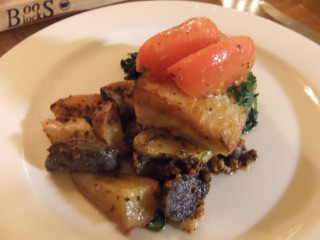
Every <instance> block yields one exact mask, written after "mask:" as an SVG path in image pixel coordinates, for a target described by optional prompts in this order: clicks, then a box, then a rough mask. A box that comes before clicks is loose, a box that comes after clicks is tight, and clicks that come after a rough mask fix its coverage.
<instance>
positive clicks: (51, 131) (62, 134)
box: [41, 118, 96, 143]
mask: <svg viewBox="0 0 320 240" xmlns="http://www.w3.org/2000/svg"><path fill="white" fill-rule="evenodd" d="M41 124H42V129H43V131H44V132H45V134H46V135H47V136H48V138H49V140H50V141H51V143H55V142H65V141H67V140H68V139H71V138H89V139H96V136H95V134H94V132H93V130H92V128H91V126H90V124H89V123H88V122H87V120H86V119H84V118H66V119H63V120H62V121H59V120H57V119H47V120H45V121H43V122H42V123H41Z"/></svg>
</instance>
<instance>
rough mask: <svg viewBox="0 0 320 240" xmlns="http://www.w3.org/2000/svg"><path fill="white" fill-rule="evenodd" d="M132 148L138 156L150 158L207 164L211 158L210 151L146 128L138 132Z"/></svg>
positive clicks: (154, 129) (163, 132) (163, 131)
mask: <svg viewBox="0 0 320 240" xmlns="http://www.w3.org/2000/svg"><path fill="white" fill-rule="evenodd" d="M133 146H134V150H135V151H136V152H137V153H138V154H140V155H142V156H145V157H150V158H162V157H170V158H173V159H184V158H189V157H192V158H198V159H200V160H201V161H202V162H208V161H209V160H210V159H211V158H212V157H213V154H212V151H210V150H206V149H202V148H200V147H198V146H196V145H194V144H191V143H190V142H188V141H186V140H184V139H182V138H179V137H176V136H174V135H172V134H170V132H169V131H167V130H165V129H159V128H148V129H146V130H143V131H142V132H140V133H139V134H138V135H137V136H136V137H135V138H134V141H133Z"/></svg>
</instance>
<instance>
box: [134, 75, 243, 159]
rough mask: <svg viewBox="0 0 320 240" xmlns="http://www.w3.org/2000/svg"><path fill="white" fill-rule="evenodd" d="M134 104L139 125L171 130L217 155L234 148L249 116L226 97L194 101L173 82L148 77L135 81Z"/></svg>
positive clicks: (220, 96) (202, 98) (223, 95)
mask: <svg viewBox="0 0 320 240" xmlns="http://www.w3.org/2000/svg"><path fill="white" fill-rule="evenodd" d="M133 101H134V107H135V113H136V117H137V121H138V123H140V124H142V125H144V126H152V127H159V128H166V129H169V130H170V131H171V132H172V133H173V134H175V135H177V136H182V137H184V138H186V139H187V140H189V141H191V142H192V143H195V144H197V145H199V146H201V147H202V148H204V149H208V150H211V151H212V152H213V153H214V154H219V153H220V154H224V155H228V154H229V153H230V152H232V151H233V150H234V149H235V147H236V146H237V144H238V142H239V139H240V136H241V134H242V129H243V127H244V125H245V122H246V119H247V115H248V113H249V109H248V108H245V107H242V106H239V105H237V104H236V103H234V101H233V100H232V99H230V98H229V97H228V96H227V95H226V94H220V95H216V96H209V97H201V98H193V97H190V96H188V95H186V94H184V93H183V92H182V91H181V90H180V89H179V88H178V87H177V86H176V85H175V84H174V83H171V82H170V83H158V82H155V81H153V80H152V79H147V78H146V77H140V78H139V80H138V81H137V82H136V84H135V87H134V90H133Z"/></svg>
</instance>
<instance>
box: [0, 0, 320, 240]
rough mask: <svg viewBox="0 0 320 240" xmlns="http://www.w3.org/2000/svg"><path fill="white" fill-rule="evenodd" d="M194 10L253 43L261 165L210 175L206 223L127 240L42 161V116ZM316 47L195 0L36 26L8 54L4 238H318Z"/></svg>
mask: <svg viewBox="0 0 320 240" xmlns="http://www.w3.org/2000/svg"><path fill="white" fill-rule="evenodd" d="M195 16H206V17H209V18H211V19H212V20H213V21H214V22H215V23H216V24H217V26H218V27H219V28H220V29H221V30H222V31H223V32H225V33H226V34H229V35H249V36H251V37H252V38H253V39H254V41H255V43H256V47H257V60H256V63H255V66H254V68H253V72H254V74H255V75H256V76H257V77H258V91H259V92H260V95H259V111H260V115H259V126H258V127H257V129H256V130H255V131H253V132H252V133H250V134H249V135H248V136H246V141H247V145H248V146H249V147H252V148H255V149H257V150H258V153H259V157H260V160H259V161H258V162H257V163H254V164H252V167H251V169H250V171H249V172H239V173H237V174H235V175H233V176H223V175H220V176H214V177H213V182H212V189H211V191H210V194H209V195H208V197H207V201H206V202H207V205H206V217H205V219H204V220H203V222H202V225H201V228H200V230H199V231H198V232H197V233H195V234H193V235H188V234H185V233H182V232H181V231H179V230H177V229H174V228H173V227H170V226H168V227H167V229H166V230H165V231H163V232H161V233H158V234H154V233H150V232H148V231H147V230H144V229H139V230H135V231H133V232H132V233H131V235H130V236H128V237H126V236H123V235H122V234H121V233H120V232H119V231H118V229H117V227H116V226H115V225H114V224H113V223H110V222H109V221H108V220H107V219H106V218H105V217H104V216H103V215H102V214H101V213H100V212H99V211H97V210H96V209H95V208H94V207H93V206H92V205H90V204H89V203H88V202H87V201H86V200H85V199H84V198H83V197H82V196H81V195H80V194H79V193H78V191H77V190H76V189H75V187H74V186H73V185H72V183H71V181H70V179H69V178H68V176H67V175H66V174H49V173H48V172H47V171H46V170H45V168H44V160H45V157H46V154H47V152H46V148H47V147H48V146H49V142H48V140H47V139H46V137H45V136H44V134H43V133H42V130H41V127H40V121H41V120H43V119H46V118H50V117H52V114H51V113H50V110H49V105H50V104H51V103H52V102H54V101H55V100H56V99H58V98H60V97H65V96H68V95H69V94H79V93H93V92H98V91H99V89H100V87H102V86H104V85H106V84H107V83H108V82H111V81H115V80H121V79H122V77H123V73H122V70H121V69H120V66H119V61H120V59H122V58H124V57H126V54H127V53H129V52H133V51H136V50H138V46H139V45H141V44H142V43H143V42H144V41H145V40H146V39H147V38H148V37H149V36H151V35H153V34H155V33H157V32H159V31H160V30H164V29H166V28H169V27H171V26H173V25H176V24H178V23H181V22H183V21H185V20H186V19H188V18H191V17H195ZM319 62H320V47H319V46H318V45H316V44H314V43H313V42H311V41H309V40H308V39H305V38H304V37H302V36H300V35H297V34H296V33H294V32H291V31H290V30H288V29H285V28H283V27H281V26H279V25H277V24H274V23H272V22H270V21H267V20H264V19H262V18H259V17H255V16H252V15H249V14H242V13H238V12H235V11H232V10H229V9H224V8H222V7H219V6H215V5H211V4H205V3H194V2H173V1H170V2H165V1H161V2H135V3H128V4H120V5H114V6H110V7H106V8H101V9H97V10H94V11H89V12H86V13H83V14H80V15H77V16H75V17H72V18H69V19H66V20H64V21H62V22H59V23H57V24H54V25H53V26H51V27H49V28H47V29H44V30H43V31H40V32H39V33H37V34H35V35H33V36H32V37H30V38H28V39H27V40H25V41H23V42H22V43H21V44H19V45H18V46H16V47H15V48H14V49H12V50H11V51H9V52H8V53H7V54H6V55H4V56H3V57H2V58H1V59H0V106H1V123H2V127H1V137H0V141H1V142H0V143H1V168H0V189H1V204H0V213H1V217H0V236H1V239H11V240H12V239H92V240H93V239H110V238H112V239H166V240H169V239H170V240H171V239H202V240H205V239H218V240H222V239H245V240H247V239H268V240H270V239H316V238H317V237H318V236H319V234H320V221H319V218H320V204H319V203H320V174H319V169H320V161H319V159H318V158H319V156H320V148H319V147H318V146H317V144H318V143H319V140H320V137H319V136H320V128H319V125H318V124H319V122H320V112H319V100H318V99H319V89H320V81H319V80H320V77H319V76H320V66H319Z"/></svg>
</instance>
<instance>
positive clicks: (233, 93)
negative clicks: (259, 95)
mask: <svg viewBox="0 0 320 240" xmlns="http://www.w3.org/2000/svg"><path fill="white" fill-rule="evenodd" d="M256 83H257V80H256V77H255V76H254V75H253V74H252V72H250V73H249V74H248V77H247V81H245V82H242V83H241V84H239V85H237V86H232V87H230V88H228V89H227V91H226V92H227V95H228V96H229V97H233V98H234V99H235V101H236V102H237V103H238V104H239V105H240V106H244V107H250V106H251V105H252V104H253V102H254V98H255V96H254V95H255V93H254V91H255V88H256Z"/></svg>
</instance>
